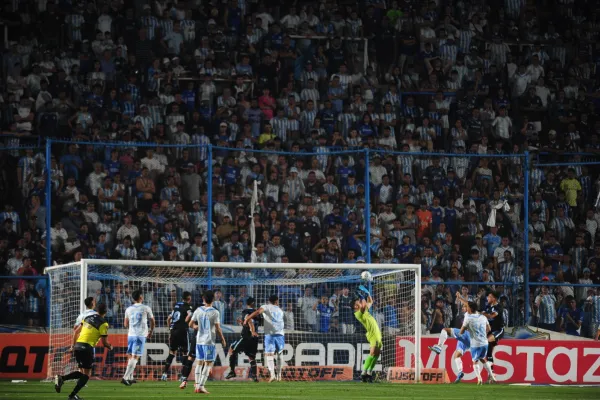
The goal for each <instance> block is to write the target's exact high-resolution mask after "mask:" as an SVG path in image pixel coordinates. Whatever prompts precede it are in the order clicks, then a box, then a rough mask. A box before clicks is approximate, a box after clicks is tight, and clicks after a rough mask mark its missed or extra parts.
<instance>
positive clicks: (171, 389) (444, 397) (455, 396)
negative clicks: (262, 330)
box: [0, 380, 600, 400]
mask: <svg viewBox="0 0 600 400" xmlns="http://www.w3.org/2000/svg"><path fill="white" fill-rule="evenodd" d="M178 385H179V383H178V382H176V381H171V382H140V383H137V384H136V385H133V386H131V387H125V386H123V385H121V384H120V383H119V382H117V381H94V380H92V381H90V382H89V383H88V387H86V388H83V390H82V391H81V392H80V393H79V395H80V396H81V397H83V398H84V399H85V400H95V399H111V400H116V399H127V400H146V399H165V400H167V399H174V400H175V399H193V398H207V397H208V398H215V399H244V400H253V399H294V400H300V399H307V400H326V399H340V400H352V399H361V400H362V399H364V400H384V399H385V400H387V399H389V400H392V399H427V400H459V399H510V400H516V399H528V400H532V399H561V400H566V399H568V400H578V399H590V400H591V399H595V400H597V399H599V398H600V387H576V386H564V387H547V386H509V385H483V386H475V385H473V384H459V385H452V384H448V385H401V384H388V383H377V384H364V383H359V382H274V383H271V384H269V383H253V382H210V381H209V382H208V383H207V385H206V388H207V390H208V391H210V394H209V395H205V394H195V393H194V390H193V386H192V382H190V385H189V386H188V388H187V389H185V390H180V389H179V388H178ZM73 386H74V383H71V382H67V383H65V385H64V386H63V389H62V393H60V394H57V393H56V392H55V391H54V385H53V384H51V383H41V382H38V381H28V382H27V383H11V382H10V381H0V400H1V399H10V400H53V399H67V397H68V395H69V393H70V392H71V390H72V388H73Z"/></svg>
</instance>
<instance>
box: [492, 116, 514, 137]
mask: <svg viewBox="0 0 600 400" xmlns="http://www.w3.org/2000/svg"><path fill="white" fill-rule="evenodd" d="M492 126H493V127H494V133H495V135H496V137H497V138H502V139H510V131H511V128H512V120H511V119H510V117H508V116H506V115H505V116H500V115H499V116H497V117H496V118H495V119H494V121H493V122H492Z"/></svg>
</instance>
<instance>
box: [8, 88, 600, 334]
mask: <svg viewBox="0 0 600 400" xmlns="http://www.w3.org/2000/svg"><path fill="white" fill-rule="evenodd" d="M430 95H431V93H430V94H429V96H430ZM305 139H306V138H305ZM306 140H308V139H306ZM428 140H429V139H427V138H418V139H415V141H414V143H410V144H409V146H408V149H407V148H406V146H404V147H403V148H401V149H400V150H403V151H393V150H392V149H393V148H394V147H393V146H384V145H383V144H382V142H381V141H376V142H374V143H373V145H372V147H371V148H350V147H349V146H348V147H342V146H340V147H335V148H333V147H326V146H319V145H318V144H317V143H315V144H313V145H312V146H307V145H304V146H303V148H311V151H304V150H300V149H292V150H294V151H281V150H278V149H274V148H273V147H270V146H269V147H264V148H263V149H262V150H256V149H250V148H245V149H244V148H230V147H220V146H212V145H194V144H186V145H180V144H156V143H140V142H135V143H134V142H129V143H122V142H107V143H97V142H73V141H71V140H54V139H48V140H46V142H45V148H44V149H43V150H44V151H41V149H39V148H37V147H36V148H35V149H34V153H35V154H34V156H36V157H38V158H39V159H40V160H43V161H44V163H45V168H42V169H37V170H36V174H35V176H34V178H36V177H37V178H38V180H36V182H38V183H39V182H43V185H44V188H43V190H33V191H32V192H31V193H29V194H28V195H27V197H26V199H25V201H24V202H23V204H24V205H25V208H26V210H27V211H28V214H27V215H31V216H35V217H36V218H35V220H37V222H36V223H37V226H38V229H39V228H40V227H43V229H42V232H43V233H42V237H43V241H44V249H45V251H46V253H45V262H46V263H47V264H52V263H53V262H58V263H61V262H69V261H72V260H73V259H74V258H75V259H77V257H81V256H82V253H80V252H79V251H80V250H81V249H84V251H85V257H86V258H137V259H148V260H161V259H168V257H174V258H173V259H188V260H200V261H206V260H215V261H225V260H230V261H231V260H232V257H233V258H234V259H235V257H238V259H239V260H240V261H251V260H252V259H256V258H255V257H256V255H255V254H252V255H250V253H252V252H251V248H252V247H253V246H250V245H249V244H250V241H251V240H254V244H255V247H262V249H264V252H263V250H259V255H258V256H259V257H265V258H266V259H267V260H269V261H271V258H273V259H272V260H273V261H274V262H288V261H289V262H329V261H323V260H331V262H332V263H341V262H344V261H347V260H348V258H349V257H354V258H350V262H354V261H353V260H356V259H357V258H358V257H364V259H365V261H366V262H367V263H378V262H399V263H409V262H417V263H421V264H422V265H423V272H424V274H423V275H424V276H430V277H431V279H432V280H433V281H436V282H437V283H436V284H435V285H437V286H440V287H443V288H444V290H446V288H450V287H451V295H452V296H453V297H454V296H455V293H453V292H454V289H456V287H457V286H458V283H456V282H460V281H466V282H470V283H469V285H470V287H469V295H471V296H476V295H477V294H478V290H476V289H475V286H490V287H492V286H494V287H508V286H510V287H511V289H510V290H508V291H504V290H502V291H501V292H502V293H506V295H505V297H506V300H505V301H508V302H510V304H507V308H508V309H510V315H511V316H512V317H510V318H511V319H512V320H513V321H518V322H523V323H524V322H525V321H529V322H536V321H537V320H534V319H532V318H533V316H535V313H536V312H537V310H538V308H535V307H533V304H534V301H535V298H536V297H537V295H538V292H539V288H538V286H537V285H536V282H539V281H541V279H543V277H544V275H543V271H541V270H540V271H538V273H533V272H532V270H536V271H537V269H538V268H539V264H540V261H539V260H540V259H547V260H548V261H549V263H550V264H552V270H553V271H554V273H555V274H556V272H557V271H558V270H560V269H563V268H566V267H564V264H563V263H562V262H561V263H559V262H557V261H556V258H555V257H554V256H552V255H549V254H546V253H544V251H541V252H539V254H538V253H534V252H532V251H526V250H525V249H531V248H532V247H534V248H535V246H536V244H538V245H542V248H543V249H546V248H547V247H548V246H546V245H545V242H540V241H539V240H538V238H537V236H535V232H534V235H533V236H531V235H529V232H530V231H531V230H535V226H536V224H537V222H538V221H537V220H536V221H531V220H530V217H531V215H532V209H531V207H532V206H533V207H537V205H536V204H534V203H535V199H534V196H533V193H531V191H532V189H531V187H532V185H533V187H534V188H535V190H538V188H539V186H540V184H541V182H540V181H539V177H538V176H537V175H536V174H537V172H536V171H537V170H539V169H543V170H547V169H552V168H554V169H557V168H558V169H560V168H563V166H554V165H548V166H546V165H545V164H547V163H546V162H545V161H544V159H543V158H542V157H544V155H542V154H535V156H532V155H530V154H529V153H523V154H516V153H515V154H468V153H443V152H439V153H438V152H428V151H425V149H427V141H428ZM192 141H193V140H192ZM15 150H17V151H19V152H20V153H22V154H24V153H25V150H23V149H19V148H15V149H13V151H15ZM0 151H9V149H8V148H5V149H2V150H0ZM582 156H583V155H582ZM588 156H589V157H591V158H590V159H587V158H585V160H586V161H585V162H586V163H588V164H586V165H590V167H593V166H594V164H593V163H595V161H593V160H592V159H593V157H594V155H593V154H589V155H587V156H586V157H588ZM563 159H564V157H563ZM574 159H575V158H574V156H573V158H571V159H570V160H571V162H570V163H569V162H567V161H565V162H564V164H565V166H564V168H567V165H571V164H573V161H572V160H574ZM574 167H577V165H575V166H574ZM46 171H50V175H51V178H50V179H43V178H44V176H47V173H46ZM144 171H146V172H144ZM596 177H597V176H595V175H594V179H592V183H593V182H595V178H596ZM107 178H108V179H107ZM171 179H172V182H170V181H171ZM255 181H257V182H258V184H257V185H256V191H255V189H254V186H255V185H254V182H255ZM557 187H558V183H557ZM590 190H591V193H592V194H591V195H589V196H588V197H586V201H587V199H593V198H594V196H595V195H596V194H597V190H596V188H595V186H593V185H592V186H591V189H590ZM534 193H535V192H534ZM254 197H256V201H254V202H253V200H252V199H253V198H254ZM525 199H529V200H527V201H526V200H525ZM590 201H591V200H590ZM211 205H212V206H211ZM252 208H253V211H254V212H253V213H250V211H251V209H252ZM32 209H34V210H36V211H35V212H34V213H33V214H32V213H30V212H29V211H31V210H32ZM536 210H537V208H536ZM538 211H539V210H538ZM549 212H552V213H553V212H554V211H553V210H550V211H549ZM128 218H131V224H130V223H129V222H128ZM535 218H539V212H537V213H536V217H535ZM552 218H554V214H553V215H552ZM552 218H550V217H548V219H547V221H545V222H544V226H545V230H546V231H552V232H557V233H559V235H562V234H563V233H562V231H561V230H560V226H561V225H556V224H557V223H555V224H554V225H552V223H551V220H552ZM40 220H42V221H40ZM167 221H169V222H170V224H167V225H170V226H168V227H167V228H165V222H167ZM290 222H295V228H296V230H295V231H293V232H292V233H293V234H292V235H291V237H292V239H291V240H292V241H293V246H292V248H293V250H292V251H289V252H285V254H282V255H279V258H278V257H277V255H276V254H274V253H269V252H268V249H269V248H270V247H274V246H273V236H277V235H273V234H274V233H276V232H287V230H288V229H289V227H290V225H291V224H290ZM30 223H34V222H30ZM396 224H398V225H397V226H396ZM492 226H494V228H492ZM209 227H211V228H209ZM532 227H533V228H532ZM313 230H314V234H313ZM183 231H185V232H186V234H185V235H183V237H182V235H181V234H180V233H181V232H183ZM231 231H236V232H238V234H239V242H240V243H241V244H240V245H239V247H240V251H239V252H236V251H237V250H232V247H234V246H230V245H229V244H228V243H229V237H230V236H231ZM492 231H494V232H492ZM575 231H576V229H574V230H573V231H572V233H576V232H575ZM297 232H300V233H304V232H309V233H310V235H311V236H310V240H309V239H306V240H307V243H303V237H298V236H299V235H295V233H297ZM284 236H285V235H284ZM405 236H406V237H408V239H403V237H405ZM128 237H129V239H130V240H129V241H128V240H126V239H127V238H128ZM504 237H505V238H507V239H508V242H506V243H504V242H503V239H502V238H504ZM568 237H575V235H572V236H568ZM315 238H316V239H318V240H317V241H316V242H313V239H315ZM236 239H237V238H236ZM282 239H283V238H281V239H276V240H282ZM322 239H327V241H326V242H324V243H321V241H322ZM559 239H560V237H559ZM285 240H290V239H289V237H286V238H285ZM532 240H533V243H532V242H531V241H532ZM308 241H310V243H308ZM332 241H333V242H335V243H334V244H331V246H333V247H332V248H329V246H330V243H329V242H332ZM405 241H406V243H405ZM153 244H156V245H157V246H156V248H154V247H153ZM194 245H196V247H194V249H195V251H191V250H189V248H191V247H192V246H194ZM257 245H258V246H257ZM286 246H288V247H289V243H286ZM590 246H591V244H590ZM592 247H593V246H592ZM172 248H175V250H176V251H174V252H173V253H172V254H170V253H171V251H170V250H171V249H172ZM499 248H500V249H501V250H506V251H508V253H510V255H509V254H508V253H506V251H504V252H502V251H501V250H498V251H497V249H499ZM301 249H309V251H300V250H301ZM473 250H478V251H477V252H474V251H473ZM568 250H570V248H569V249H565V250H564V254H567V255H568ZM475 254H478V255H475ZM589 255H590V256H591V255H592V254H591V253H590V254H589ZM415 256H416V258H415ZM239 257H241V258H239ZM328 257H329V258H328ZM553 257H554V258H553ZM531 263H533V264H534V265H533V266H532V267H531V266H530V264H531ZM587 266H588V262H587V261H586V262H585V266H583V265H582V266H580V267H578V268H579V272H580V275H581V276H577V278H573V277H572V276H569V277H568V279H570V283H571V284H577V283H578V281H579V279H580V278H582V279H583V278H584V277H583V270H584V268H585V267H587ZM454 270H456V272H454ZM550 278H552V279H550V280H554V278H553V277H550ZM441 280H444V281H450V282H453V283H452V284H445V286H441V284H442V283H441ZM584 283H585V282H584ZM427 284H428V283H427V282H424V285H427ZM432 285H433V284H432ZM589 286H594V285H591V284H590V285H589ZM432 295H436V293H435V292H433V293H432ZM578 301H580V302H583V299H580V298H578ZM521 307H522V315H523V316H522V317H521V314H520V313H521V311H519V310H521ZM536 323H537V322H536Z"/></svg>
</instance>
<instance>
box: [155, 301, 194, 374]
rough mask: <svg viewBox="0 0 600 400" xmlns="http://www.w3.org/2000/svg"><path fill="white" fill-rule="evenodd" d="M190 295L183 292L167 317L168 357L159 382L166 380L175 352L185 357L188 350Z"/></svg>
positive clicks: (191, 311) (190, 312)
mask: <svg viewBox="0 0 600 400" xmlns="http://www.w3.org/2000/svg"><path fill="white" fill-rule="evenodd" d="M191 302H192V294H191V293H190V292H183V295H182V296H181V301H180V302H177V303H175V306H174V307H173V311H171V314H169V316H168V317H167V325H169V330H170V334H169V356H168V357H167V359H166V360H165V369H164V371H163V374H162V378H161V380H163V381H166V380H167V377H168V375H167V373H168V372H169V368H170V367H171V363H172V362H173V359H174V358H175V356H176V355H177V351H180V352H181V354H182V355H183V356H184V357H185V356H187V354H188V352H189V350H190V333H189V327H188V323H189V321H190V318H191V317H192V313H193V311H194V310H192V305H191V304H190V303H191Z"/></svg>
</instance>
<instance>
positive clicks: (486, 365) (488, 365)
mask: <svg viewBox="0 0 600 400" xmlns="http://www.w3.org/2000/svg"><path fill="white" fill-rule="evenodd" d="M483 368H485V370H486V371H487V373H488V374H490V376H492V375H493V372H492V363H491V362H489V361H488V362H485V363H483Z"/></svg>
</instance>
